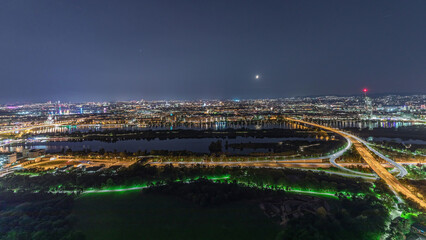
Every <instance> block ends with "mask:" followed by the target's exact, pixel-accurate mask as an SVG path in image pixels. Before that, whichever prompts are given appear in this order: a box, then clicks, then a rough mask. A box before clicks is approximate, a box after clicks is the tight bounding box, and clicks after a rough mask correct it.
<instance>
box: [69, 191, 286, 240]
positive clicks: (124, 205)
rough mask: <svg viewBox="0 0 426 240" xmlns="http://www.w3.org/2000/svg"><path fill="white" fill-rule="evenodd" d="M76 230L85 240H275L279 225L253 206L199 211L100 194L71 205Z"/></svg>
mask: <svg viewBox="0 0 426 240" xmlns="http://www.w3.org/2000/svg"><path fill="white" fill-rule="evenodd" d="M74 211H75V214H76V216H77V226H76V228H77V229H78V230H80V231H82V232H83V233H84V234H85V235H86V238H87V239H105V240H106V239H158V240H162V239H203V240H208V239H212V240H217V239H221V240H226V239H265V240H266V239H275V237H276V235H277V234H278V232H279V231H280V227H279V226H278V224H276V223H273V222H272V220H271V219H269V218H267V216H266V215H265V214H263V212H262V211H261V210H260V208H259V206H258V205H257V204H255V203H251V202H248V201H239V202H232V203H227V204H222V205H219V206H212V207H201V206H199V205H196V204H193V203H191V202H188V201H185V200H182V199H180V198H177V197H175V196H164V195H158V194H152V193H141V192H139V191H137V192H130V193H129V192H127V193H102V194H92V195H84V196H81V197H79V198H78V199H76V201H75V208H74Z"/></svg>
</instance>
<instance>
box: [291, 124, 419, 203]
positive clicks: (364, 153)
mask: <svg viewBox="0 0 426 240" xmlns="http://www.w3.org/2000/svg"><path fill="white" fill-rule="evenodd" d="M287 120H289V121H295V122H299V123H302V124H306V125H310V126H314V127H318V128H321V129H325V130H328V131H331V132H335V133H337V134H339V135H341V136H343V137H345V138H349V139H350V141H352V143H353V144H354V146H355V148H356V150H357V151H358V152H359V154H360V155H361V157H362V158H363V159H364V161H365V162H366V163H367V164H368V165H369V166H370V167H371V168H372V169H373V171H374V172H376V174H377V175H378V176H379V177H380V178H381V179H383V180H384V181H385V182H386V183H387V184H388V186H389V187H390V188H391V189H392V190H395V191H396V192H398V193H399V194H402V195H403V196H405V197H406V198H407V199H410V200H412V201H413V202H415V203H417V204H419V205H420V206H421V207H422V208H423V209H426V203H425V202H424V201H422V200H421V199H420V198H418V197H417V196H416V195H415V194H414V193H412V192H411V191H409V190H408V189H407V188H406V187H405V186H404V185H402V184H401V183H400V182H399V181H398V180H397V179H396V177H395V176H393V175H392V174H391V173H389V172H388V171H387V170H386V169H385V168H384V167H383V166H382V165H381V164H380V163H379V162H378V161H377V160H376V159H375V157H374V156H373V155H372V154H371V153H370V148H369V146H368V145H366V142H364V141H362V140H361V139H359V138H357V137H355V136H353V135H351V134H348V133H345V132H343V131H340V130H337V129H334V128H330V127H326V126H322V125H319V124H316V123H310V122H306V121H303V120H298V119H293V118H287ZM360 140H361V141H360ZM373 152H374V151H373ZM378 156H380V155H378ZM382 156H383V155H382ZM385 160H386V159H385ZM390 163H391V164H393V165H394V166H395V167H398V165H399V164H397V165H395V164H396V163H395V162H393V161H391V162H390ZM399 166H401V165H399ZM401 167H402V166H401ZM402 168H403V167H402ZM398 169H399V168H398ZM401 173H402V174H403V170H400V174H401Z"/></svg>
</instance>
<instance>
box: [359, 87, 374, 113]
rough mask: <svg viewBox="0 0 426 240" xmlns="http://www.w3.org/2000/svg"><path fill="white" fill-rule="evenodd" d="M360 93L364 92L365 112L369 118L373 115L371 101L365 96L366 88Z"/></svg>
mask: <svg viewBox="0 0 426 240" xmlns="http://www.w3.org/2000/svg"><path fill="white" fill-rule="evenodd" d="M362 91H363V92H364V101H365V112H366V113H367V115H368V117H369V118H371V116H372V115H373V101H372V99H371V98H369V97H368V96H367V92H368V89H367V88H364V89H363V90H362Z"/></svg>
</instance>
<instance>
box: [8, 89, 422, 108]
mask: <svg viewBox="0 0 426 240" xmlns="http://www.w3.org/2000/svg"><path fill="white" fill-rule="evenodd" d="M363 95H364V94H363V93H362V92H360V93H359V94H345V95H342V94H324V95H304V96H292V97H276V98H272V97H271V98H238V97H236V98H196V99H179V98H174V99H146V98H139V99H136V98H135V99H122V100H87V101H67V100H62V99H55V100H45V101H22V102H14V103H0V105H4V106H7V105H10V106H13V105H19V104H37V103H47V102H49V101H50V102H52V103H54V102H57V101H60V102H61V103H72V104H78V103H88V102H131V101H141V100H144V101H149V102H151V101H152V102H155V101H234V100H241V101H245V100H260V99H269V100H274V99H287V98H317V97H356V96H360V97H362V96H363ZM367 95H368V96H370V97H373V98H375V97H381V96H391V95H393V96H416V95H420V96H422V95H426V92H424V93H420V92H417V93H416V92H413V93H368V94H367Z"/></svg>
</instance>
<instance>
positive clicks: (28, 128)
mask: <svg viewBox="0 0 426 240" xmlns="http://www.w3.org/2000/svg"><path fill="white" fill-rule="evenodd" d="M66 124H67V123H62V124H42V125H34V126H31V127H24V128H16V129H11V130H6V131H0V134H10V133H15V132H21V131H27V130H32V129H37V128H44V127H56V126H61V125H66Z"/></svg>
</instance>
